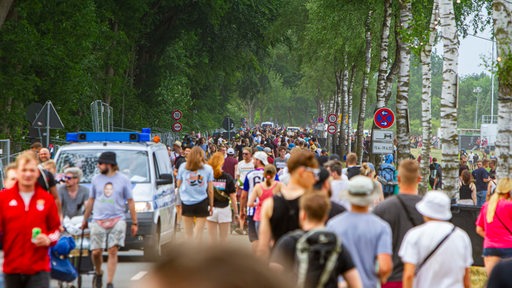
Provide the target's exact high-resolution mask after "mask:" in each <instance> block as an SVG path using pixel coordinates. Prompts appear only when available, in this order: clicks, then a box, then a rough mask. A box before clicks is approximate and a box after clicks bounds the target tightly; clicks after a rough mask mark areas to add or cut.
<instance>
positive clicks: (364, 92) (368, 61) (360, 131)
mask: <svg viewBox="0 0 512 288" xmlns="http://www.w3.org/2000/svg"><path fill="white" fill-rule="evenodd" d="M372 15H373V11H372V10H371V9H370V11H368V16H367V18H366V23H365V40H366V45H365V67H364V72H363V88H362V89H361V99H359V101H360V102H359V120H358V122H357V150H356V151H357V159H358V160H359V163H361V162H362V160H363V141H364V120H365V117H366V100H367V98H368V82H369V75H370V68H371V65H372V27H371V19H372ZM349 133H350V131H349Z"/></svg>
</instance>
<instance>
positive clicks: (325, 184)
mask: <svg viewBox="0 0 512 288" xmlns="http://www.w3.org/2000/svg"><path fill="white" fill-rule="evenodd" d="M313 189H314V192H319V193H323V194H324V195H326V196H327V197H329V202H330V203H331V205H330V207H331V208H330V209H329V213H328V215H327V220H330V219H331V218H333V217H334V216H336V215H338V214H341V213H343V212H345V211H347V209H346V208H345V207H344V206H343V205H340V204H338V203H336V202H334V201H333V200H332V199H331V196H332V192H331V181H330V173H329V170H327V169H326V168H324V167H320V172H319V173H318V178H317V179H316V182H315V185H313ZM327 220H326V222H327Z"/></svg>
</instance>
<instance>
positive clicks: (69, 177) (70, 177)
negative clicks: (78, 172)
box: [64, 176, 78, 180]
mask: <svg viewBox="0 0 512 288" xmlns="http://www.w3.org/2000/svg"><path fill="white" fill-rule="evenodd" d="M77 178H78V177H76V176H64V179H66V180H71V179H77Z"/></svg>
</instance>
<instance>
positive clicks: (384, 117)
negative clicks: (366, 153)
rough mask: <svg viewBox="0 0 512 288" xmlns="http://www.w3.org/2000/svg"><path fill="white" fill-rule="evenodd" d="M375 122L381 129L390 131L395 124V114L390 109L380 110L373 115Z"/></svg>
mask: <svg viewBox="0 0 512 288" xmlns="http://www.w3.org/2000/svg"><path fill="white" fill-rule="evenodd" d="M373 122H374V123H375V125H377V127H379V128H380V129H388V128H389V127H391V126H393V124H394V123H395V113H393V111H392V110H391V109H389V108H385V107H383V108H379V109H377V111H375V114H374V115H373Z"/></svg>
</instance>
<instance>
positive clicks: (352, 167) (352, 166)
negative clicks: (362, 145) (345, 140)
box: [343, 153, 361, 180]
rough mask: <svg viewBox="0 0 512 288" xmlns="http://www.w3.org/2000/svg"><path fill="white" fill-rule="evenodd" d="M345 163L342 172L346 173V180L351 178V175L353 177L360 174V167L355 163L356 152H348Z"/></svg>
mask: <svg viewBox="0 0 512 288" xmlns="http://www.w3.org/2000/svg"><path fill="white" fill-rule="evenodd" d="M346 164H347V168H346V169H344V171H343V172H344V173H343V174H345V175H347V178H348V180H350V179H352V177H354V176H356V175H359V174H361V173H360V171H359V169H360V168H361V167H359V166H358V165H357V154H356V153H348V155H347V161H346Z"/></svg>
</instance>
